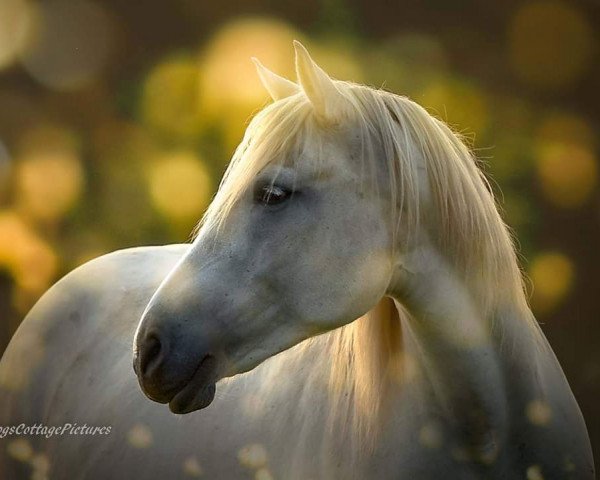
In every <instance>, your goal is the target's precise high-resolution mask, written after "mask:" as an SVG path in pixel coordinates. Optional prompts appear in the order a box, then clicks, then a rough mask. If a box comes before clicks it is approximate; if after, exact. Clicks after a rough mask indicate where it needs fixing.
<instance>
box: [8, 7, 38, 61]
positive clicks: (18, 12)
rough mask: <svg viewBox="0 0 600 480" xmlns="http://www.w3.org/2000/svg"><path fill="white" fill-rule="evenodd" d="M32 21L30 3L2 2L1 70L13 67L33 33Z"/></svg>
mask: <svg viewBox="0 0 600 480" xmlns="http://www.w3.org/2000/svg"><path fill="white" fill-rule="evenodd" d="M32 20H33V19H32V9H31V7H30V5H29V2H27V1H25V0H2V2H0V70H2V69H3V68H5V67H7V66H9V65H11V64H12V62H13V61H14V60H15V58H16V57H17V55H18V54H19V52H20V51H21V50H22V49H23V47H24V46H25V44H26V42H27V40H28V38H29V35H30V33H31V26H32Z"/></svg>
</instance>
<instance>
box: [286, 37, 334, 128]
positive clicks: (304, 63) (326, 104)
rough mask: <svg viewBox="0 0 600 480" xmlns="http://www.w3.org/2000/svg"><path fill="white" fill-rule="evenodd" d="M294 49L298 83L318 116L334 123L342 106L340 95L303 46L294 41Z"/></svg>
mask: <svg viewBox="0 0 600 480" xmlns="http://www.w3.org/2000/svg"><path fill="white" fill-rule="evenodd" d="M294 49H295V50H296V74H297V75H298V83H300V86H301V87H302V90H304V93H305V94H306V96H307V97H308V99H309V100H310V102H311V103H312V104H313V107H314V109H315V111H316V112H317V113H318V115H319V116H321V117H323V118H326V119H328V120H333V121H335V120H336V119H337V118H339V116H340V114H341V111H342V105H343V104H344V102H343V100H344V98H343V96H342V94H341V93H340V91H339V90H338V89H337V87H336V86H335V84H334V83H333V80H332V79H331V78H330V77H329V75H327V73H325V71H324V70H323V69H322V68H321V67H319V66H318V65H317V64H316V63H315V62H314V60H313V59H312V58H311V56H310V55H309V53H308V51H307V50H306V48H304V45H302V44H301V43H300V42H299V41H298V40H294Z"/></svg>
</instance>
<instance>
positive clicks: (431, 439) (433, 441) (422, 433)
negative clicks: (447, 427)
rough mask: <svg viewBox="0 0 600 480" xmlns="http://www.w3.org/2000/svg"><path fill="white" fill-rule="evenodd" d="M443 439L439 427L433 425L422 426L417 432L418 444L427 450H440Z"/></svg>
mask: <svg viewBox="0 0 600 480" xmlns="http://www.w3.org/2000/svg"><path fill="white" fill-rule="evenodd" d="M443 440H444V438H443V435H442V431H441V430H440V428H439V426H438V425H436V424H434V423H428V424H426V425H423V427H421V429H420V430H419V443H420V444H421V445H423V446H424V447H427V448H440V447H441V446H442V442H443Z"/></svg>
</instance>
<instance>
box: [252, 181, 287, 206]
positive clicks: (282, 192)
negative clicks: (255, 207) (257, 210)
mask: <svg viewBox="0 0 600 480" xmlns="http://www.w3.org/2000/svg"><path fill="white" fill-rule="evenodd" d="M291 195H292V192H291V191H289V190H287V189H285V188H283V187H279V186H277V185H265V186H263V187H261V188H259V189H258V190H257V191H256V194H255V200H256V201H257V202H258V203H262V204H263V205H279V204H280V203H283V202H285V201H286V200H288V199H289V198H290V197H291Z"/></svg>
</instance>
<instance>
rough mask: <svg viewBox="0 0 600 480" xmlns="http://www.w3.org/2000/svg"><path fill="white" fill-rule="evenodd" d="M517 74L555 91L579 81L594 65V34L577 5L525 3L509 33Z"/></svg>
mask: <svg viewBox="0 0 600 480" xmlns="http://www.w3.org/2000/svg"><path fill="white" fill-rule="evenodd" d="M508 42H509V56H510V61H511V64H512V67H513V69H514V71H515V73H516V74H517V75H518V76H519V77H520V78H521V79H522V80H523V81H525V82H527V83H529V84H531V85H532V86H536V87H543V88H548V89H556V88H561V87H565V86H568V85H570V84H572V83H573V82H575V81H576V80H577V79H579V78H580V77H581V76H582V75H583V74H584V73H585V71H586V70H587V69H588V68H589V67H590V66H591V62H592V55H593V53H594V50H595V48H596V45H595V38H594V32H593V30H592V27H591V26H590V24H589V22H588V21H587V19H586V18H585V17H584V16H583V14H582V13H581V12H580V11H579V10H577V8H576V7H575V6H574V5H569V4H567V3H564V2H561V1H536V2H533V3H525V4H524V5H523V6H522V7H521V8H520V9H519V10H518V11H517V13H516V15H515V17H514V18H513V20H512V23H511V25H510V28H509V32H508Z"/></svg>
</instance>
